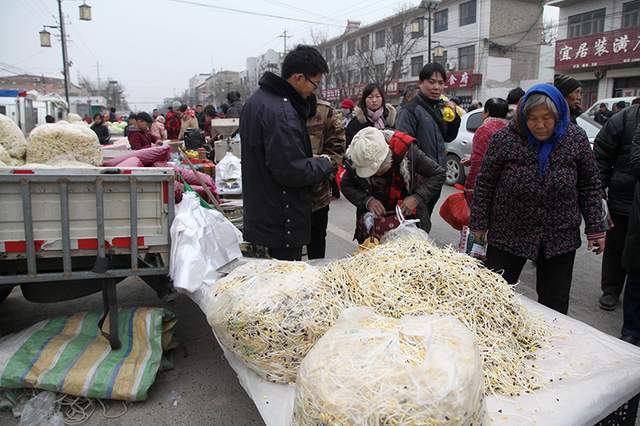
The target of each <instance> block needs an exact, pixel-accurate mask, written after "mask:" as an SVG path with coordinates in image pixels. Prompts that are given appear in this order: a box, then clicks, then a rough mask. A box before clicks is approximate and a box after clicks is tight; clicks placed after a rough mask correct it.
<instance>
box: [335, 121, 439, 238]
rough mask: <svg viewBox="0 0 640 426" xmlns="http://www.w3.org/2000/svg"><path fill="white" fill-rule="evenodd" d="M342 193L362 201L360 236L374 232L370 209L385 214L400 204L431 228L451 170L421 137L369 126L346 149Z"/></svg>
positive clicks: (425, 227) (358, 207) (408, 214)
mask: <svg viewBox="0 0 640 426" xmlns="http://www.w3.org/2000/svg"><path fill="white" fill-rule="evenodd" d="M345 156H346V158H345V161H344V167H345V174H344V176H343V178H342V193H343V194H344V196H345V197H346V198H347V200H349V201H350V202H351V203H352V204H353V205H354V206H356V231H355V235H354V238H355V239H356V240H358V242H359V243H363V242H364V241H365V240H366V239H367V238H368V237H369V236H370V233H369V230H368V229H367V225H366V223H365V222H366V221H365V215H367V213H370V214H371V215H373V216H374V217H377V218H381V217H384V216H386V215H387V213H388V212H394V213H395V209H396V206H399V207H400V208H401V210H402V213H403V215H404V216H405V217H415V218H417V219H420V222H419V223H418V226H419V227H420V228H421V229H423V230H424V231H426V232H429V231H430V230H431V219H430V212H429V210H428V208H427V205H428V203H430V202H431V201H432V198H434V197H436V196H437V195H438V194H439V193H440V190H441V188H442V185H443V184H444V181H445V170H444V168H442V167H440V165H438V163H436V162H435V161H433V160H432V159H430V158H429V157H427V155H426V154H425V153H424V152H422V151H421V150H420V148H418V146H417V145H416V144H415V139H414V138H413V137H411V136H409V135H407V134H405V133H402V132H397V131H393V130H384V131H382V130H379V129H377V128H375V127H365V128H364V129H362V130H360V131H359V132H358V133H357V134H356V135H355V136H354V137H353V140H352V143H351V145H350V146H349V149H347V152H346V154H345Z"/></svg>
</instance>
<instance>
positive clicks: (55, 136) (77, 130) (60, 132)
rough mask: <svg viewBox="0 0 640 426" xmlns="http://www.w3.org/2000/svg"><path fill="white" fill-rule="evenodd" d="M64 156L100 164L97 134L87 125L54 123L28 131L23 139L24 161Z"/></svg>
mask: <svg viewBox="0 0 640 426" xmlns="http://www.w3.org/2000/svg"><path fill="white" fill-rule="evenodd" d="M63 156H64V157H65V158H68V159H71V160H73V161H79V162H80V163H86V164H90V165H92V166H100V165H101V164H102V150H101V149H100V142H99V141H98V136H97V135H96V134H95V132H94V131H93V130H91V128H89V127H85V126H81V125H76V124H69V123H66V122H58V123H52V124H42V125H40V126H38V127H36V128H35V129H33V130H32V131H31V133H30V134H29V140H28V141H27V162H28V163H40V164H49V162H50V161H51V160H52V159H57V158H60V157H63Z"/></svg>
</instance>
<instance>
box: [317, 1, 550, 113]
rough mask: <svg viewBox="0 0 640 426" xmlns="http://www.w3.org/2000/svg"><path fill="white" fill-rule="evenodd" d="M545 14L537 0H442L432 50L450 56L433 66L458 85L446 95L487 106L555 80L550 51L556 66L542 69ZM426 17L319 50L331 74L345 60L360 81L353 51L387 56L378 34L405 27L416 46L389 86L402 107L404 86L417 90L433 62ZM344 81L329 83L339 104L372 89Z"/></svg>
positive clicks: (383, 25) (412, 16)
mask: <svg viewBox="0 0 640 426" xmlns="http://www.w3.org/2000/svg"><path fill="white" fill-rule="evenodd" d="M542 14H543V7H542V4H541V2H540V1H537V0H443V1H442V2H441V3H440V4H439V6H438V8H437V10H436V11H435V12H434V13H433V14H432V18H433V19H432V46H433V47H436V46H442V47H443V48H444V50H445V55H444V56H442V57H434V58H433V59H434V61H438V62H441V63H442V64H443V65H444V66H445V68H446V69H447V71H448V72H449V74H448V76H447V80H448V82H449V83H452V84H450V87H448V88H447V93H448V94H449V95H456V96H459V97H460V98H461V99H462V101H463V103H464V104H469V103H470V102H471V100H472V99H476V98H477V99H480V100H482V101H484V100H486V99H487V98H489V97H493V96H500V97H506V95H507V93H508V91H509V90H510V89H512V88H514V87H516V86H522V87H523V88H524V89H526V88H528V87H530V86H531V85H533V84H534V83H537V82H540V81H551V80H552V79H553V68H552V67H553V62H552V57H551V56H550V55H549V54H548V52H547V54H546V56H545V55H543V57H547V58H549V62H548V63H547V64H544V63H542V64H541V63H540V57H541V56H540V55H541V50H542V51H543V52H544V51H545V48H546V49H547V50H548V51H550V52H552V50H550V49H551V48H549V47H547V46H542V45H543V43H542V35H541V29H542V25H541V24H542ZM426 16H428V14H427V12H426V11H425V10H424V9H421V8H418V7H417V8H412V9H409V10H407V11H405V12H402V13H400V14H397V15H394V16H391V17H388V18H385V19H383V20H381V21H379V22H376V23H373V24H371V25H368V26H366V27H360V28H357V29H353V28H351V29H350V30H348V31H345V33H344V34H343V35H341V36H339V37H336V38H334V39H331V40H328V41H327V42H325V43H322V44H321V45H320V46H319V48H320V49H321V52H322V53H323V54H324V55H325V57H326V58H327V59H328V62H329V64H330V67H331V66H332V65H334V68H335V63H336V57H337V55H338V54H340V55H342V57H343V61H344V62H345V64H346V66H347V67H351V69H350V71H351V76H354V75H356V76H357V75H358V73H359V70H358V69H357V66H358V61H357V60H353V59H351V55H350V53H351V54H353V52H354V48H355V50H356V51H357V50H358V49H360V46H361V45H362V43H363V42H367V43H370V48H371V49H374V50H383V49H381V46H382V44H380V43H378V41H381V40H382V38H381V37H382V36H379V34H382V33H385V32H393V31H394V28H397V27H398V25H401V24H403V25H404V28H405V34H404V37H409V38H411V39H415V44H413V46H412V47H411V49H410V50H409V51H408V52H407V53H406V55H405V56H404V58H403V60H402V66H398V67H395V69H394V70H393V71H395V73H394V75H393V84H390V85H389V86H388V87H387V92H388V95H390V96H389V97H390V98H391V99H390V100H391V101H393V102H397V101H398V98H399V93H400V92H401V91H402V89H403V88H404V87H406V86H407V85H408V84H411V83H417V81H418V74H419V72H420V69H421V68H422V66H423V64H426V63H427V62H428V41H427V40H428V37H427V28H428V24H427V21H426V20H425V19H424V17H426ZM416 19H417V21H416ZM412 22H419V23H420V27H421V28H420V30H421V31H420V32H418V33H415V32H413V33H412V32H410V30H409V28H410V27H411V23H412ZM405 40H406V39H405ZM376 59H377V61H378V62H380V63H382V62H384V60H385V58H384V54H383V53H380V54H378V55H377V58H376ZM376 66H378V65H377V63H376ZM330 73H331V70H330ZM360 73H362V71H360ZM345 80H346V82H344V83H343V84H342V85H340V84H336V83H337V82H336V81H335V79H332V78H331V77H330V78H329V81H328V84H327V85H326V86H327V87H326V88H325V89H326V90H325V97H327V98H329V99H331V100H336V99H337V98H339V97H343V96H344V95H345V94H347V95H350V96H354V95H355V92H357V89H360V90H361V88H362V86H363V85H364V83H368V82H369V81H362V80H364V79H362V78H361V79H360V80H359V81H358V79H357V77H356V78H355V79H352V78H346V79H345ZM338 83H339V82H338ZM461 83H463V84H461ZM340 86H349V87H346V88H345V87H340ZM354 88H355V89H356V90H355V91H354V90H353V89H354ZM389 88H391V90H389ZM340 89H342V90H340Z"/></svg>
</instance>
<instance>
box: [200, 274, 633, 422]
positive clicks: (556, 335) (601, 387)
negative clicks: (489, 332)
mask: <svg viewBox="0 0 640 426" xmlns="http://www.w3.org/2000/svg"><path fill="white" fill-rule="evenodd" d="M211 290H212V287H210V286H206V285H204V286H202V287H201V288H200V289H199V290H198V291H196V292H195V293H191V294H189V296H190V297H191V298H192V299H193V300H194V301H195V302H196V303H197V304H198V305H199V306H200V308H201V309H202V310H203V311H204V312H206V311H207V306H208V304H209V302H210V297H211V295H212V294H213V292H212V291H211ZM521 300H522V303H523V304H524V305H525V307H526V308H527V309H529V311H530V312H532V313H534V314H536V313H539V314H542V315H543V316H544V318H545V319H546V320H547V322H548V323H549V324H550V326H551V334H552V336H553V337H552V345H551V347H550V348H549V349H544V350H541V351H539V353H538V358H537V359H536V360H535V361H534V362H535V365H536V367H537V368H540V369H541V370H542V372H543V374H544V377H545V380H546V383H545V385H544V386H543V388H542V389H540V390H538V391H536V392H534V393H532V394H524V395H521V396H519V397H513V398H511V397H504V396H489V397H487V411H488V413H489V420H490V423H491V424H493V425H545V426H546V425H563V426H565V425H592V424H595V423H597V422H598V421H600V420H602V419H603V418H605V417H606V416H608V415H609V414H610V413H612V412H613V411H615V410H616V409H617V408H618V407H620V406H621V405H623V404H624V403H625V402H627V401H628V400H629V399H631V398H633V397H634V396H635V395H637V394H638V393H640V348H638V347H635V346H633V345H630V344H628V343H625V342H623V341H621V340H619V339H616V338H614V337H612V336H609V335H607V334H605V333H602V332H600V331H598V330H596V329H595V328H593V327H590V326H588V325H587V324H584V323H582V322H580V321H577V320H574V319H572V318H569V317H567V316H565V315H561V314H559V313H557V312H555V311H552V310H550V309H548V308H546V307H544V306H542V305H540V304H538V303H536V302H534V301H532V300H530V299H528V298H526V297H524V296H521ZM216 339H217V337H216ZM218 342H220V341H219V340H218ZM220 346H221V347H222V349H223V350H224V354H225V357H226V358H227V360H228V362H229V364H230V365H231V368H233V369H234V370H235V372H236V374H237V375H238V379H239V380H240V384H241V385H242V387H243V388H244V389H245V391H246V392H247V394H248V395H249V397H250V398H251V399H252V400H253V402H254V403H255V405H256V407H257V408H258V411H259V412H260V415H261V416H262V418H263V420H264V422H265V423H266V424H267V425H268V426H285V425H289V424H290V419H291V416H292V412H293V401H294V394H295V386H293V385H280V384H275V383H271V382H268V381H266V380H264V379H262V378H261V377H259V376H258V375H257V374H256V373H254V372H253V371H251V370H250V369H249V368H248V367H247V366H246V365H245V364H244V363H243V362H242V361H241V360H240V359H239V358H237V357H236V356H235V355H234V354H233V353H232V352H231V351H229V350H227V349H226V348H225V347H224V346H223V345H222V344H220Z"/></svg>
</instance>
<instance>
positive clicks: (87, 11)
mask: <svg viewBox="0 0 640 426" xmlns="http://www.w3.org/2000/svg"><path fill="white" fill-rule="evenodd" d="M78 8H79V9H80V20H81V21H91V6H89V5H88V4H87V2H86V1H85V2H83V3H82V4H81V5H80V6H78Z"/></svg>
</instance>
